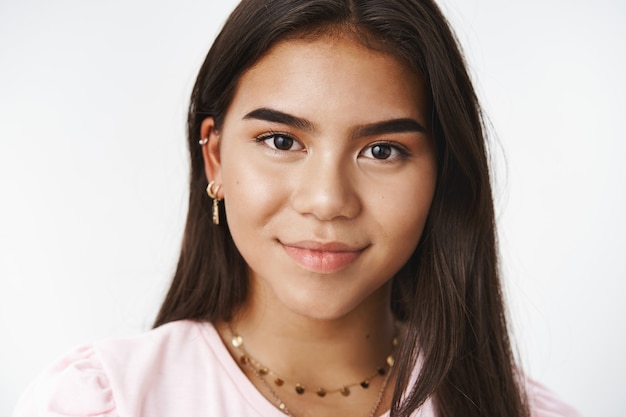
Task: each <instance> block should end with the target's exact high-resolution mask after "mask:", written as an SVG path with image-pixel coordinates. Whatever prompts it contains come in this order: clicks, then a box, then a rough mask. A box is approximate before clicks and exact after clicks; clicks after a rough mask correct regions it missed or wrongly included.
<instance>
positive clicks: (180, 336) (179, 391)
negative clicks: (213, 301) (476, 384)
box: [13, 321, 579, 417]
mask: <svg viewBox="0 0 626 417" xmlns="http://www.w3.org/2000/svg"><path fill="white" fill-rule="evenodd" d="M528 389H529V393H530V400H531V407H532V411H533V417H579V414H578V413H577V412H576V411H574V410H573V409H572V408H570V407H569V406H567V405H566V404H564V403H562V402H561V401H559V400H558V399H557V398H556V397H555V396H554V394H552V393H551V392H550V391H548V390H547V389H546V388H544V387H543V386H541V385H539V384H537V383H536V382H534V381H530V380H529V388H528ZM388 415H389V413H385V414H384V416H388ZM70 416H71V417H87V416H97V417H140V416H149V417H181V416H185V417H211V416H216V417H225V416H238V417H284V414H283V413H282V412H281V411H280V410H278V409H277V408H276V407H274V405H273V404H272V403H271V402H270V401H269V400H267V399H266V398H265V397H264V396H263V395H261V393H260V392H259V391H257V389H256V388H255V386H254V385H253V384H252V383H251V382H250V381H249V380H248V378H247V377H246V376H245V375H244V373H243V372H242V371H241V369H239V367H238V366H237V364H236V362H235V361H234V360H233V359H232V357H231V356H230V354H229V352H228V350H227V348H226V347H225V346H224V344H223V343H222V340H221V339H220V337H219V335H218V333H217V331H216V330H215V328H214V327H213V326H212V325H211V324H210V323H196V322H192V321H178V322H173V323H169V324H166V325H164V326H161V327H158V328H157V329H154V330H152V331H150V332H148V333H145V334H143V335H140V336H137V337H133V338H129V339H117V340H108V341H104V342H100V343H97V344H95V345H92V346H85V347H81V348H78V349H76V350H74V351H73V352H71V353H69V354H67V355H66V356H64V357H62V358H61V359H60V360H58V361H57V362H56V363H55V364H53V365H52V366H51V367H50V368H49V369H47V370H46V371H45V372H44V373H43V374H42V375H40V376H39V377H38V378H37V379H36V380H35V381H33V383H32V384H31V385H30V386H29V388H28V389H27V390H26V391H25V392H24V394H23V395H22V397H21V399H20V401H19V403H18V404H17V407H16V408H15V412H14V414H13V417H70ZM414 416H415V417H418V416H419V417H434V414H433V410H432V408H431V406H430V404H429V403H426V404H425V405H424V406H423V407H422V408H421V409H420V410H418V411H416V413H415V414H414Z"/></svg>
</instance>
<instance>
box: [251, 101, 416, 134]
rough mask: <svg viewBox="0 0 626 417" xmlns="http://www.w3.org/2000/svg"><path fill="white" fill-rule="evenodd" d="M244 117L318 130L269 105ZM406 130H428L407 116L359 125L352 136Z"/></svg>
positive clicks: (309, 130) (311, 124)
mask: <svg viewBox="0 0 626 417" xmlns="http://www.w3.org/2000/svg"><path fill="white" fill-rule="evenodd" d="M243 119H256V120H263V121H266V122H273V123H280V124H283V125H287V126H291V127H294V128H297V129H301V130H305V131H307V132H314V131H316V127H315V124H313V123H312V122H311V121H309V120H307V119H304V118H301V117H297V116H293V115H291V114H288V113H284V112H281V111H279V110H275V109H270V108H267V107H261V108H259V109H256V110H252V111H251V112H250V113H248V114H246V115H245V116H244V117H243ZM405 132H426V129H425V128H424V126H422V125H421V124H420V123H419V122H418V121H417V120H415V119H411V118H408V117H405V118H400V119H391V120H384V121H381V122H375V123H371V124H367V125H363V126H357V127H356V128H354V129H353V131H352V137H354V138H360V137H367V136H378V135H384V134H389V133H405Z"/></svg>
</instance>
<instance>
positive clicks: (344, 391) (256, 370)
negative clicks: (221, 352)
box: [229, 326, 398, 417]
mask: <svg viewBox="0 0 626 417" xmlns="http://www.w3.org/2000/svg"><path fill="white" fill-rule="evenodd" d="M229 330H230V333H231V344H232V346H233V347H234V348H235V349H236V350H237V352H238V353H239V355H240V356H239V361H240V363H241V364H242V365H245V366H247V367H249V368H250V370H251V372H252V373H253V374H254V375H255V376H256V377H257V378H258V379H259V381H260V382H261V383H262V384H263V386H264V387H265V388H266V389H267V390H268V391H269V393H270V394H271V395H272V397H273V398H274V401H275V402H276V405H277V407H278V408H279V409H280V410H281V411H282V412H283V413H285V414H286V415H288V416H292V417H293V414H292V413H291V412H290V411H289V409H288V408H287V405H286V404H285V402H284V401H282V400H281V399H280V397H279V396H278V394H277V393H276V391H275V390H274V389H273V387H272V384H271V383H270V382H269V381H268V380H267V376H268V375H269V376H271V377H272V378H273V385H274V387H278V388H279V387H283V386H285V384H288V385H289V383H287V381H286V380H285V378H283V377H281V376H279V375H278V374H276V373H275V372H274V371H272V370H270V369H269V368H268V367H267V366H264V365H262V364H261V363H260V362H259V361H257V360H256V359H254V358H253V357H252V356H250V354H249V353H248V352H247V351H246V349H245V347H244V344H243V337H241V335H239V334H237V333H236V332H235V331H234V330H233V329H232V327H230V326H229ZM391 345H392V349H391V353H390V354H389V355H388V356H387V359H386V366H381V367H379V368H377V369H376V372H374V373H372V374H370V375H369V376H368V377H366V378H364V379H363V380H361V381H358V382H353V383H351V384H346V385H343V386H341V387H340V388H336V389H331V390H327V389H325V388H323V387H319V388H317V389H316V390H315V393H316V394H317V395H318V396H319V397H322V398H323V397H325V396H326V395H327V394H332V393H337V392H339V393H341V395H343V396H344V397H347V396H349V395H350V393H351V391H350V388H353V387H356V386H360V387H361V388H363V389H367V388H369V386H370V382H371V380H372V379H373V378H375V377H377V376H385V379H384V380H383V384H382V386H381V388H380V391H379V392H378V396H377V397H376V402H375V403H374V408H373V409H372V410H371V412H370V414H369V416H370V417H374V415H375V414H376V412H377V411H378V408H379V407H380V403H381V402H382V399H383V395H384V393H385V390H386V388H387V384H388V383H389V377H390V376H391V368H392V367H393V365H394V362H395V358H394V353H395V349H396V347H397V346H398V338H397V337H395V336H394V337H393V339H392V343H391ZM386 368H388V369H386ZM290 385H293V387H294V390H295V392H296V393H297V394H298V395H303V394H304V393H305V392H307V387H306V386H305V385H303V384H300V383H295V384H290Z"/></svg>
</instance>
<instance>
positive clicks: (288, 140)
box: [256, 133, 304, 151]
mask: <svg viewBox="0 0 626 417" xmlns="http://www.w3.org/2000/svg"><path fill="white" fill-rule="evenodd" d="M256 141H257V142H263V143H265V144H266V145H267V146H269V147H270V148H272V149H276V150H279V151H301V150H302V149H304V147H303V146H302V144H300V142H298V141H297V140H295V139H294V138H292V137H291V136H289V135H287V134H285V133H268V134H265V135H261V136H259V137H257V138H256Z"/></svg>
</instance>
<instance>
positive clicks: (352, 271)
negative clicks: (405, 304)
mask: <svg viewBox="0 0 626 417" xmlns="http://www.w3.org/2000/svg"><path fill="white" fill-rule="evenodd" d="M428 114H429V103H428V101H427V98H426V94H425V92H424V86H423V83H422V80H421V79H420V77H418V76H417V75H416V74H414V73H413V72H411V71H410V70H409V69H408V68H406V67H405V66H404V65H402V64H401V63H400V62H399V61H397V60H396V59H394V58H393V57H391V56H390V55H387V54H384V53H381V52H377V51H374V50H371V49H368V48H366V47H364V46H362V45H361V44H360V43H358V42H356V41H355V40H353V39H352V38H351V37H349V36H343V37H337V36H335V37H330V36H326V37H322V38H318V39H316V40H293V41H285V42H282V43H279V44H278V45H277V46H275V47H274V48H272V49H271V50H270V51H269V52H268V53H267V54H266V55H265V56H264V57H263V58H261V59H260V60H259V61H258V62H257V63H256V64H255V65H254V66H253V67H252V68H251V69H250V70H248V71H247V72H246V73H245V74H244V75H243V77H242V78H241V80H240V82H239V84H238V87H237V89H236V92H235V95H234V98H233V101H232V103H231V106H230V107H229V109H228V111H227V113H226V117H225V119H224V123H223V125H222V126H221V130H220V131H219V132H217V131H215V130H212V129H211V128H212V123H213V121H212V120H211V119H207V120H205V122H204V124H203V127H202V131H203V137H206V136H208V137H209V144H208V147H207V151H206V152H205V159H206V162H207V172H208V176H209V177H210V179H215V180H216V182H217V183H218V184H222V189H221V190H222V192H223V196H224V204H225V209H226V217H227V220H228V227H229V228H230V231H231V233H232V236H233V239H234V241H235V244H236V245H237V247H238V248H239V251H240V252H241V254H242V255H243V257H244V259H245V260H246V262H247V263H248V266H249V273H250V279H251V282H252V285H251V288H252V294H251V296H252V297H253V299H254V297H256V298H259V297H260V298H264V300H263V301H262V302H263V304H264V305H266V306H275V308H279V309H285V308H286V309H288V310H289V311H291V312H294V313H297V314H300V315H303V316H307V317H311V318H317V319H333V318H340V317H342V316H343V315H346V314H348V313H349V312H351V311H354V310H355V309H357V308H359V306H362V305H364V304H365V303H366V302H367V301H372V300H373V299H376V298H386V297H388V291H386V289H387V287H386V286H385V285H384V284H385V283H387V282H389V280H390V279H391V278H392V277H393V276H394V274H395V273H396V272H397V271H398V270H399V269H400V268H401V267H402V266H403V265H404V264H405V263H406V261H407V260H408V259H409V257H410V256H411V254H412V253H413V251H414V249H415V247H416V245H417V243H418V241H419V238H420V235H421V233H422V230H423V227H424V223H425V220H426V217H427V215H428V211H429V207H430V204H431V200H432V197H433V192H434V188H435V182H436V160H435V153H434V148H433V143H432V140H431V138H430V136H429V125H428ZM220 227H224V226H223V225H222V226H220Z"/></svg>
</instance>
